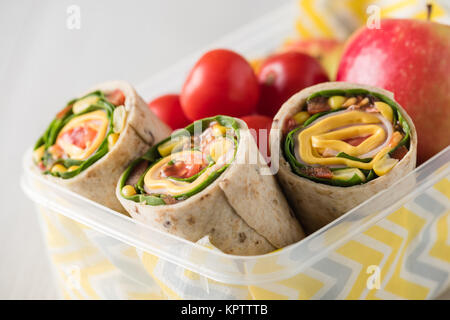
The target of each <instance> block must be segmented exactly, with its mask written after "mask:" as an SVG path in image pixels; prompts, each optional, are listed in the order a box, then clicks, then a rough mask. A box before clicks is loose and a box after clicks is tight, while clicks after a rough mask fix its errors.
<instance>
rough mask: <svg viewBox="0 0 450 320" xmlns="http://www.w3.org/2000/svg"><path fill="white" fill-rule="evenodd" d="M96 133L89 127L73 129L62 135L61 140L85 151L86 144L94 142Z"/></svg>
mask: <svg viewBox="0 0 450 320" xmlns="http://www.w3.org/2000/svg"><path fill="white" fill-rule="evenodd" d="M96 136H97V131H96V130H94V129H93V128H91V127H89V126H86V125H84V126H80V127H76V128H73V129H71V130H69V131H67V132H65V133H63V134H62V136H61V139H63V140H64V141H67V142H69V143H71V144H73V145H74V146H77V147H78V148H81V149H85V148H86V146H87V143H88V142H91V141H94V139H95V137H96Z"/></svg>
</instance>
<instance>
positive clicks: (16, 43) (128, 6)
mask: <svg viewBox="0 0 450 320" xmlns="http://www.w3.org/2000/svg"><path fill="white" fill-rule="evenodd" d="M286 1H289V0H283V1H271V0H251V1H250V0H246V1H241V0H231V1H230V0H227V1H219V0H214V1H212V0H190V1H181V0H179V1H175V0H169V1H167V0H164V1H163V0H160V1H147V2H144V1H130V0H128V1H120V2H119V1H117V2H113V1H105V0H102V1H98V0H97V1H78V0H71V1H66V0H63V1H32V0H30V1H23V0H21V1H17V0H15V1H1V2H0V110H1V116H0V137H1V139H0V143H1V145H0V146H1V150H2V157H0V164H1V165H0V167H1V168H2V170H1V171H0V172H1V180H2V183H1V184H0V209H1V210H0V299H55V298H58V294H57V289H56V286H55V284H54V283H53V278H52V276H51V272H50V266H49V263H48V261H47V259H46V253H45V247H44V243H43V240H42V238H41V233H40V230H39V226H38V220H37V216H36V212H35V210H34V206H33V204H32V202H31V201H30V200H29V199H27V198H26V197H25V196H24V194H23V192H22V191H21V189H20V187H19V183H18V181H19V176H20V174H21V156H22V154H23V152H24V151H25V149H26V148H28V147H29V146H30V145H32V144H33V143H34V141H35V139H36V137H38V136H39V135H40V134H41V133H42V131H43V130H44V129H45V127H46V126H47V125H48V122H49V121H50V120H51V117H52V116H53V115H54V113H55V110H57V109H58V108H59V107H60V106H61V104H62V103H64V102H65V101H66V100H67V99H68V97H69V98H70V97H73V96H75V95H76V94H77V93H79V92H83V91H84V90H85V89H86V87H88V86H91V85H93V84H95V83H96V82H100V81H104V80H110V79H124V80H128V81H130V82H131V83H133V84H139V83H141V82H142V81H144V80H145V79H146V78H148V77H149V76H150V75H151V74H152V73H154V72H157V71H159V70H162V69H164V68H166V67H168V66H170V65H171V64H172V63H174V62H176V61H177V60H179V59H181V58H183V57H184V56H185V55H188V54H190V53H192V52H194V51H196V50H198V49H200V48H201V47H203V46H205V45H207V44H208V43H210V42H212V41H214V40H215V39H216V38H217V37H219V36H221V35H224V34H226V33H228V32H229V31H232V30H234V29H236V28H238V27H239V26H241V25H244V24H245V23H246V22H248V21H251V20H252V19H255V18H257V17H259V16H261V15H263V14H265V13H268V12H270V10H273V9H274V8H277V7H278V6H279V5H281V4H282V3H284V2H286ZM73 4H75V5H78V6H79V7H80V9H81V29H80V30H68V29H67V27H66V19H67V16H68V15H67V13H66V10H67V7H68V6H69V5H73ZM445 297H446V298H449V297H450V294H447V295H446V296H444V298H445Z"/></svg>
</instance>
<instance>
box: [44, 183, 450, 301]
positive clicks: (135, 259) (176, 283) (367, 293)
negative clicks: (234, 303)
mask: <svg viewBox="0 0 450 320" xmlns="http://www.w3.org/2000/svg"><path fill="white" fill-rule="evenodd" d="M42 216H43V222H44V231H45V235H46V240H47V244H48V248H49V252H50V258H51V261H52V263H53V265H54V267H55V269H56V270H55V271H56V274H57V275H58V279H59V282H60V284H61V287H62V290H63V293H64V297H65V298H69V299H74V298H75V299H141V298H142V299H166V298H169V299H432V298H435V297H437V296H439V295H440V294H441V293H442V292H443V291H445V290H447V289H448V288H450V237H449V230H450V176H447V177H446V178H444V179H442V180H440V181H439V182H438V183H436V184H435V185H433V186H432V187H430V188H429V189H428V190H426V192H423V193H421V194H420V195H418V196H416V197H415V198H414V199H412V200H411V201H409V202H408V203H406V204H405V205H403V206H402V207H401V208H399V209H397V210H396V211H395V212H392V213H390V214H389V215H388V216H387V217H385V218H384V219H382V220H380V221H379V222H377V223H376V224H375V225H373V226H371V227H369V228H368V229H366V230H365V231H364V232H362V233H359V234H357V235H356V236H353V237H352V238H351V239H350V240H348V241H346V242H345V243H344V244H343V245H341V246H339V247H338V248H337V249H335V250H334V251H333V252H331V253H329V254H327V255H326V257H324V258H322V259H321V260H319V261H317V262H315V263H314V264H313V265H312V266H310V267H308V268H307V269H306V270H304V271H302V272H300V273H298V274H296V275H295V276H293V277H290V278H288V279H285V280H282V281H276V282H271V283H266V284H264V285H258V286H237V285H228V284H223V283H219V282H217V281H213V280H211V279H207V278H205V277H204V276H201V275H199V274H196V273H194V272H191V271H189V270H186V269H184V268H181V267H179V266H176V265H174V264H172V263H170V262H167V261H164V260H162V259H159V258H158V257H156V256H153V255H151V254H148V253H145V252H140V251H139V252H136V249H135V248H134V247H131V246H128V245H126V244H124V243H122V242H120V241H118V240H115V239H113V238H111V237H109V236H105V235H103V234H100V233H99V232H97V231H94V230H91V229H89V228H87V227H85V226H83V225H81V224H79V223H77V222H75V221H73V220H70V219H68V218H66V217H64V216H62V215H59V214H57V213H55V212H51V211H49V210H46V209H42ZM350 227H351V223H347V225H345V224H343V225H340V228H344V229H345V228H350ZM340 231H345V230H340ZM200 244H203V245H205V246H206V247H209V248H210V249H211V250H218V249H216V248H214V247H213V246H212V245H211V244H210V243H209V242H208V241H207V239H202V240H201V243H200ZM282 263H283V261H275V260H274V261H273V263H272V264H267V263H264V265H258V263H256V264H255V265H253V267H252V268H250V270H249V271H250V272H252V273H262V272H264V270H267V269H270V268H277V264H282ZM370 266H378V267H379V277H380V281H379V282H380V283H379V288H370V289H369V287H368V285H367V282H368V279H369V278H370V273H368V270H369V269H368V268H369V267H370Z"/></svg>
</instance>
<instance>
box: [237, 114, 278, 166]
mask: <svg viewBox="0 0 450 320" xmlns="http://www.w3.org/2000/svg"><path fill="white" fill-rule="evenodd" d="M241 119H242V120H244V121H245V123H247V126H248V128H249V129H253V130H254V131H253V130H250V132H251V134H252V136H253V138H254V139H255V141H256V143H257V145H258V149H259V151H260V152H261V154H262V155H263V156H264V158H265V159H266V161H267V162H269V157H270V148H269V134H270V128H271V127H272V119H271V118H269V117H266V116H261V115H252V116H246V117H242V118H241ZM260 129H266V131H265V132H264V131H260Z"/></svg>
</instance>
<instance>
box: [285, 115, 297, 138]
mask: <svg viewBox="0 0 450 320" xmlns="http://www.w3.org/2000/svg"><path fill="white" fill-rule="evenodd" d="M297 126H298V123H297V122H296V121H295V120H294V119H293V118H288V119H287V120H286V123H285V125H284V130H283V134H288V133H289V132H291V131H292V130H294V129H295V128H296V127H297Z"/></svg>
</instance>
